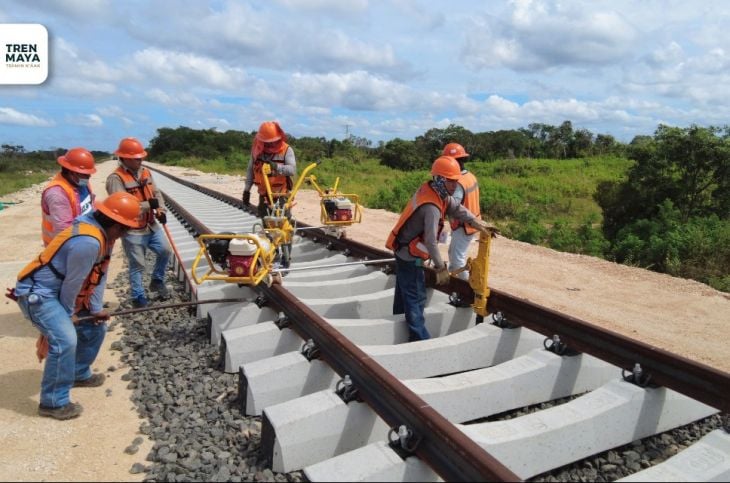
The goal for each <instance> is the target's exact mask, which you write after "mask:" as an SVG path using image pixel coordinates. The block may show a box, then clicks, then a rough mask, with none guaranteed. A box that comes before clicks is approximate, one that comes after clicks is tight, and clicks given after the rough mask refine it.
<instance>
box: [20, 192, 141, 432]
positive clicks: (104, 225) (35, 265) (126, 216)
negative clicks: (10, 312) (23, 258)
mask: <svg viewBox="0 0 730 483" xmlns="http://www.w3.org/2000/svg"><path fill="white" fill-rule="evenodd" d="M140 213H141V209H140V204H139V201H137V200H136V199H135V198H134V196H132V195H130V194H128V193H114V194H112V195H110V196H109V197H108V198H106V199H105V200H104V201H103V202H101V203H100V204H98V205H97V206H96V209H95V210H92V211H91V212H90V213H87V214H85V215H81V216H79V217H78V218H76V219H75V220H74V221H73V223H72V224H71V225H70V226H69V227H67V228H65V229H64V230H63V231H61V232H60V233H59V234H58V235H56V236H55V237H54V238H53V240H51V243H49V245H48V246H47V247H46V248H45V250H43V252H41V254H40V255H38V256H37V257H35V258H34V259H33V261H31V262H30V263H29V264H28V265H27V266H26V267H25V268H23V270H21V272H20V273H19V274H18V282H17V283H16V285H15V290H14V292H13V295H14V297H17V302H18V305H19V306H20V310H21V312H22V313H23V316H24V317H25V318H26V319H28V320H30V321H31V323H32V324H33V326H35V327H36V328H37V329H38V330H39V331H40V332H41V337H40V338H39V341H38V342H37V349H38V350H37V353H38V356H39V359H43V357H47V359H46V364H45V367H44V369H43V378H42V380H41V394H40V406H39V407H38V414H40V415H41V416H46V417H51V418H55V419H61V420H64V419H71V418H75V417H77V416H79V415H80V414H81V411H82V407H81V405H80V404H77V403H73V402H71V401H70V391H71V388H72V387H97V386H101V385H102V384H103V383H104V380H105V379H106V376H105V375H104V374H101V373H96V374H92V372H91V365H92V364H93V362H94V361H95V360H96V356H97V355H98V353H99V348H100V347H101V344H102V342H103V341H104V336H105V335H106V324H105V321H107V320H109V313H108V312H107V311H106V310H104V307H103V297H104V290H105V286H106V280H107V270H108V267H109V261H110V258H111V254H112V249H113V247H114V242H115V241H116V240H117V239H118V238H119V237H121V236H123V235H124V234H125V233H126V232H127V230H129V229H133V228H139V227H140V226H141V224H143V223H144V222H143V221H142V219H141V218H140ZM87 316H88V317H90V320H88V321H81V320H79V318H85V317H87Z"/></svg>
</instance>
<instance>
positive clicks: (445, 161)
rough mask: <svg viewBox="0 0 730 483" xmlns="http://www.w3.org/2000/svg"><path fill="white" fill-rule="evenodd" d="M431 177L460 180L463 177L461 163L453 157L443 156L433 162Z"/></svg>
mask: <svg viewBox="0 0 730 483" xmlns="http://www.w3.org/2000/svg"><path fill="white" fill-rule="evenodd" d="M431 176H443V177H444V178H446V179H453V180H458V179H459V178H460V177H461V168H460V167H459V163H458V162H457V161H456V160H455V159H454V158H452V157H451V156H441V157H439V158H436V161H434V162H433V165H432V166H431Z"/></svg>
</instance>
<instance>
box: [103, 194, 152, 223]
mask: <svg viewBox="0 0 730 483" xmlns="http://www.w3.org/2000/svg"><path fill="white" fill-rule="evenodd" d="M96 209H98V210H99V211H101V212H102V213H104V214H105V215H106V216H108V217H109V218H111V219H112V220H114V221H116V222H118V223H121V224H122V225H125V226H128V227H130V228H142V227H143V226H144V225H145V222H144V220H143V219H142V216H141V215H142V205H140V204H139V200H138V199H137V198H135V197H134V196H132V195H131V194H129V193H127V192H126V191H117V192H116V193H112V194H110V195H109V196H108V197H107V198H106V199H105V200H104V201H102V202H101V203H97V205H96Z"/></svg>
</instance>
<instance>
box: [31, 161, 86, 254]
mask: <svg viewBox="0 0 730 483" xmlns="http://www.w3.org/2000/svg"><path fill="white" fill-rule="evenodd" d="M54 186H60V187H61V188H62V189H63V191H64V193H66V197H67V198H68V202H69V204H70V205H71V214H72V215H73V217H74V218H76V217H77V216H79V215H83V214H86V213H88V212H89V211H91V210H92V209H93V207H94V193H93V192H92V191H91V185H89V198H90V199H89V203H88V205H86V206H83V207H82V206H81V203H85V201H86V200H80V199H79V193H78V191H76V187H75V186H74V185H73V184H71V182H70V181H69V180H67V179H66V178H65V177H64V176H63V175H62V174H61V173H60V172H59V173H57V174H56V176H55V177H54V178H53V179H52V180H51V182H50V183H48V185H47V186H46V187H45V188H44V189H43V193H45V192H46V191H47V190H48V189H49V188H52V187H54ZM41 197H42V195H41ZM55 235H56V233H54V230H53V220H52V219H51V214H50V213H46V211H45V210H41V237H42V238H43V246H48V244H49V243H51V240H53V237H54V236H55Z"/></svg>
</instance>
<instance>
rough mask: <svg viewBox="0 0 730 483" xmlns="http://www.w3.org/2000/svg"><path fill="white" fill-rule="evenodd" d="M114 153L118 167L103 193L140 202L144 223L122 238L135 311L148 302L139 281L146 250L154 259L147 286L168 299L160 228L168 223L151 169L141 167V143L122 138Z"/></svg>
mask: <svg viewBox="0 0 730 483" xmlns="http://www.w3.org/2000/svg"><path fill="white" fill-rule="evenodd" d="M114 154H115V155H117V157H118V158H119V167H118V168H117V169H116V170H115V171H113V172H112V173H111V174H110V175H109V176H108V177H107V179H106V191H107V193H109V194H112V193H117V192H120V191H121V192H127V193H130V194H131V195H133V196H134V197H135V198H136V199H137V200H138V201H139V202H140V205H141V207H142V216H143V217H144V219H145V220H146V223H145V224H144V226H142V227H141V228H139V229H135V230H130V232H129V233H127V234H126V235H125V236H124V238H122V246H123V247H124V253H125V254H126V256H127V261H128V262H129V285H130V291H131V296H132V305H133V306H134V307H135V308H140V307H146V306H147V305H148V304H149V299H148V297H147V293H146V292H145V289H144V284H143V281H142V278H143V275H144V269H145V266H146V261H145V257H146V255H147V250H148V249H150V250H152V251H153V252H154V253H155V256H156V259H155V265H154V267H153V268H152V277H151V281H150V285H149V289H150V293H155V294H156V296H157V297H158V298H160V299H166V298H168V297H169V296H170V293H169V291H168V289H167V285H165V273H166V271H167V264H168V262H169V261H170V257H171V256H172V250H171V248H170V244H169V243H168V241H167V239H166V238H165V234H164V231H163V230H162V228H161V226H160V225H164V224H165V223H167V210H166V209H165V199H164V198H163V196H162V193H161V192H160V190H158V189H157V186H156V185H155V183H154V180H153V179H152V173H151V172H150V170H149V169H147V168H146V167H144V166H142V161H143V160H144V159H145V158H146V157H147V151H145V149H144V146H142V143H140V142H139V141H138V140H137V139H135V138H132V137H128V138H124V139H122V140H121V141H120V142H119V147H118V148H117V150H116V151H114Z"/></svg>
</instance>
